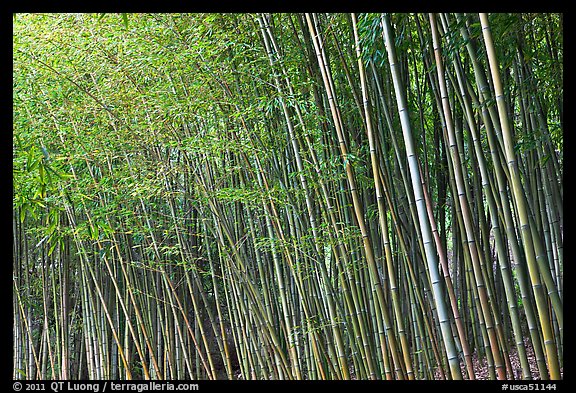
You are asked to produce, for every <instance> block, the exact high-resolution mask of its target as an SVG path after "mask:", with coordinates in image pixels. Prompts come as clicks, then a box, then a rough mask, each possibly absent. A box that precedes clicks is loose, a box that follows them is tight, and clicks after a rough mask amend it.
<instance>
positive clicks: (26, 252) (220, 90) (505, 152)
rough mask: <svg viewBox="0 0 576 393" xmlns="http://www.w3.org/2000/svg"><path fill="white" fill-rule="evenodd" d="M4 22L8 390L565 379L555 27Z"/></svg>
mask: <svg viewBox="0 0 576 393" xmlns="http://www.w3.org/2000/svg"><path fill="white" fill-rule="evenodd" d="M12 22H13V71H12V72H13V74H12V83H13V89H12V91H13V93H12V97H13V111H12V124H13V137H12V152H13V153H12V154H13V160H12V162H13V167H12V184H13V189H12V234H13V238H12V245H13V246H12V255H13V257H12V292H11V293H12V317H13V318H12V365H13V366H12V371H11V373H12V378H13V379H15V380H77V379H80V380H345V379H352V380H402V379H403V380H458V379H464V380H562V379H563V377H564V375H563V370H564V367H563V280H564V278H563V269H564V268H563V225H564V224H563V181H562V179H563V14H561V13H488V14H487V13H357V14H355V13H190V14H184V13H170V14H169V13H150V14H144V13H126V14H123V13H105V14H101V13H93V14H88V13H86V14H67V13H32V14H24V13H16V14H13V18H12Z"/></svg>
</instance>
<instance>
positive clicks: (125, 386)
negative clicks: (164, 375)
mask: <svg viewBox="0 0 576 393" xmlns="http://www.w3.org/2000/svg"><path fill="white" fill-rule="evenodd" d="M13 389H14V391H16V392H19V391H47V390H48V389H50V390H51V391H53V392H54V393H59V392H67V391H78V392H94V393H100V392H102V393H104V392H107V391H108V392H138V393H142V392H146V391H196V390H200V387H199V385H198V384H196V383H184V382H178V383H174V382H170V381H162V382H156V381H147V382H139V383H126V382H123V383H119V382H111V381H103V382H98V383H90V382H66V381H54V382H44V383H29V382H28V383H26V382H24V383H20V382H15V383H14V384H13Z"/></svg>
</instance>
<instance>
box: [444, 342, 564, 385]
mask: <svg viewBox="0 0 576 393" xmlns="http://www.w3.org/2000/svg"><path fill="white" fill-rule="evenodd" d="M524 346H525V348H526V357H527V358H528V363H529V365H530V372H531V373H532V379H533V380H540V379H541V378H540V374H539V373H538V365H537V363H536V355H535V354H534V348H533V347H532V345H531V344H530V340H528V339H525V340H524ZM509 356H510V363H511V365H512V369H513V370H514V378H513V379H516V380H520V379H522V366H521V365H520V358H519V357H518V351H517V349H516V346H515V345H511V346H510V354H509ZM472 364H473V365H474V374H475V376H476V379H478V380H486V379H490V378H489V376H490V374H489V372H488V361H487V360H486V357H485V356H483V357H482V358H481V359H480V358H478V352H474V353H473V354H472ZM460 369H461V370H462V375H463V376H464V377H465V378H467V377H466V376H467V375H468V374H467V373H466V365H465V364H464V362H461V363H460ZM560 375H561V377H562V379H564V370H563V369H562V368H561V369H560ZM435 376H436V379H441V377H440V374H439V373H438V372H436V374H435ZM508 379H512V378H511V377H510V376H509V377H508Z"/></svg>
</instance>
